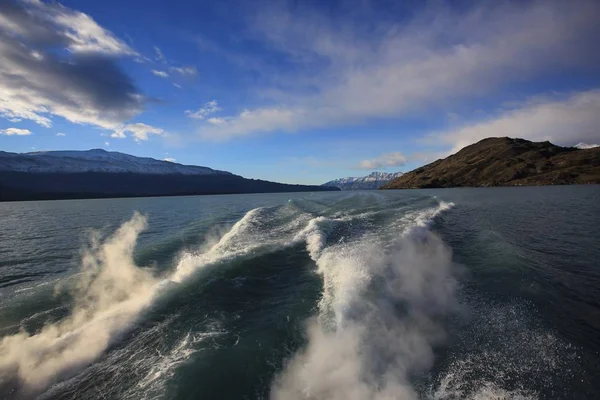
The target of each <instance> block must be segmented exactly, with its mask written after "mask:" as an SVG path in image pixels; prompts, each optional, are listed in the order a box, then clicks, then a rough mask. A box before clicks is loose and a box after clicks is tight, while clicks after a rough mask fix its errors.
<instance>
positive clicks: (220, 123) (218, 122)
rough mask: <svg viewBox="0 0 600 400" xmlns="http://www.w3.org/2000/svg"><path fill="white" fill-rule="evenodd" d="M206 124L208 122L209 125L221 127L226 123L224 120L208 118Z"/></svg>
mask: <svg viewBox="0 0 600 400" xmlns="http://www.w3.org/2000/svg"><path fill="white" fill-rule="evenodd" d="M206 122H208V123H209V124H211V125H223V124H226V123H227V120H226V119H225V118H216V117H213V118H209V119H207V120H206Z"/></svg>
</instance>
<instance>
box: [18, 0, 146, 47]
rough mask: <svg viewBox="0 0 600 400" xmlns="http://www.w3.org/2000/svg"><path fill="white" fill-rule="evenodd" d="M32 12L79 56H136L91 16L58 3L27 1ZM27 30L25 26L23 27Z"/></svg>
mask: <svg viewBox="0 0 600 400" xmlns="http://www.w3.org/2000/svg"><path fill="white" fill-rule="evenodd" d="M27 4H28V5H31V9H30V10H29V12H31V13H32V14H34V15H35V16H36V17H37V18H40V19H42V20H45V21H48V22H50V23H51V24H53V25H55V26H56V27H57V28H58V32H60V34H61V35H63V36H64V37H65V38H67V39H68V41H69V47H68V49H69V50H71V51H72V52H76V53H104V54H110V55H136V52H135V51H133V50H132V49H131V48H130V47H129V46H128V45H127V44H126V43H125V42H123V41H122V40H120V39H118V38H116V37H115V36H114V35H113V34H112V33H111V32H109V31H107V30H106V29H104V28H102V27H101V26H100V25H98V23H96V21H94V19H92V18H91V17H90V16H89V15H87V14H84V13H82V12H79V11H75V10H71V9H69V8H67V7H64V6H62V5H61V4H58V3H54V4H52V3H49V4H48V3H43V2H41V1H40V0H28V1H27ZM21 28H23V29H25V28H24V27H21Z"/></svg>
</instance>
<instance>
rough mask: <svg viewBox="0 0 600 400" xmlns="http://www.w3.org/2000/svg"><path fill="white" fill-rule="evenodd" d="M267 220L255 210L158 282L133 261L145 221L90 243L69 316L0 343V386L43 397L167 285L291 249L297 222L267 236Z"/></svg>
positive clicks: (91, 358)
mask: <svg viewBox="0 0 600 400" xmlns="http://www.w3.org/2000/svg"><path fill="white" fill-rule="evenodd" d="M265 212H266V211H265V209H262V208H258V209H254V210H250V211H249V212H247V213H246V215H244V217H243V218H241V219H240V220H239V221H238V222H237V223H235V224H234V225H233V226H232V227H231V228H230V229H229V230H228V231H226V232H225V233H224V234H222V235H220V236H218V237H215V238H212V239H209V240H208V241H207V243H206V244H205V246H204V248H203V249H202V250H200V251H198V252H196V253H186V254H184V255H183V256H182V258H181V260H180V261H179V263H178V265H177V266H176V268H175V269H174V271H173V273H172V274H170V275H168V276H166V277H161V278H158V277H156V276H154V275H152V273H151V272H150V271H149V270H148V269H144V268H139V267H138V266H136V265H135V263H134V261H133V250H134V247H135V244H136V241H137V238H138V235H139V234H140V233H141V231H142V230H143V229H145V227H146V218H145V217H144V216H142V215H141V214H139V213H137V212H136V213H135V214H134V216H133V218H132V219H131V220H129V221H127V222H126V223H124V224H123V225H122V226H121V227H120V228H119V229H118V230H117V231H116V232H115V233H114V235H112V236H111V237H109V238H108V239H107V240H105V241H104V242H103V243H101V242H100V240H99V239H98V237H96V236H95V237H93V240H92V243H91V245H90V247H89V248H88V249H87V250H85V252H84V254H83V258H82V271H81V273H78V274H76V275H75V276H74V277H73V279H72V280H73V281H74V284H73V285H72V287H71V291H72V295H73V307H72V309H71V311H70V313H69V315H68V316H67V317H66V318H64V319H62V320H60V321H58V322H55V323H52V324H48V325H46V326H44V327H43V328H42V329H41V330H40V331H39V332H35V333H30V332H26V331H24V330H22V331H21V332H19V333H18V334H15V335H11V336H6V337H3V338H1V339H0V386H3V385H14V383H11V382H14V381H15V379H16V380H17V381H18V382H19V386H21V389H20V390H22V391H23V392H24V393H29V394H30V395H31V394H35V393H38V392H39V391H42V390H43V389H44V388H46V387H47V386H48V385H50V384H51V383H53V382H55V381H57V380H60V379H62V378H65V377H68V376H71V375H73V374H74V373H76V372H77V371H78V370H79V369H80V368H81V367H84V366H86V365H88V364H90V363H91V362H93V361H94V360H95V359H97V358H98V357H99V356H100V355H101V354H102V353H103V352H104V351H105V350H106V349H107V348H108V346H109V345H110V343H111V341H112V340H114V339H115V337H117V336H118V335H119V334H121V333H123V332H125V331H126V330H127V329H128V328H129V327H130V326H131V325H132V324H133V323H135V321H136V320H137V318H138V317H139V315H140V313H141V312H142V311H143V310H144V309H145V308H146V307H147V306H149V305H150V304H152V302H153V301H154V299H155V297H157V295H158V294H159V293H160V292H161V290H162V289H163V288H165V287H168V286H169V285H166V284H167V283H169V282H174V283H177V282H181V281H183V280H184V279H185V278H186V277H188V276H190V275H191V274H193V273H194V272H195V271H197V270H199V269H202V268H203V267H205V266H207V265H210V264H213V263H216V262H219V261H223V260H227V259H231V258H233V257H239V256H243V255H246V254H250V253H253V252H255V251H256V250H257V249H258V248H260V247H261V246H271V247H276V246H282V245H290V244H293V243H294V241H293V240H292V238H293V230H294V229H295V228H297V226H298V221H291V222H290V223H289V224H288V225H284V226H281V227H277V226H275V227H273V229H265V227H264V226H263V225H262V224H264V223H265V222H268V218H267V217H266V216H265V215H263V213H265ZM302 218H304V217H303V216H299V219H300V220H302ZM306 218H307V217H306ZM306 218H305V219H306ZM290 235H291V236H290ZM176 358H177V357H176Z"/></svg>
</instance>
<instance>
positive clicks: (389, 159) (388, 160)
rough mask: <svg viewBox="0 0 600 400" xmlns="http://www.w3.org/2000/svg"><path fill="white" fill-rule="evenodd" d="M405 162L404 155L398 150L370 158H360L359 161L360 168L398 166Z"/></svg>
mask: <svg viewBox="0 0 600 400" xmlns="http://www.w3.org/2000/svg"><path fill="white" fill-rule="evenodd" d="M404 164H406V157H404V154H402V153H400V152H393V153H385V154H382V155H380V156H379V157H376V158H373V159H371V160H362V161H361V162H360V163H359V168H361V169H377V168H384V167H400V166H402V165H404Z"/></svg>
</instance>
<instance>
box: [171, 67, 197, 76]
mask: <svg viewBox="0 0 600 400" xmlns="http://www.w3.org/2000/svg"><path fill="white" fill-rule="evenodd" d="M169 70H170V71H171V72H176V73H178V74H180V75H183V76H196V75H198V70H197V69H196V67H193V66H187V67H170V68H169Z"/></svg>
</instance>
